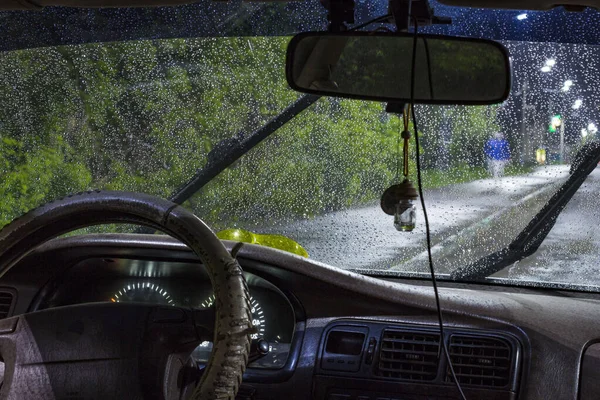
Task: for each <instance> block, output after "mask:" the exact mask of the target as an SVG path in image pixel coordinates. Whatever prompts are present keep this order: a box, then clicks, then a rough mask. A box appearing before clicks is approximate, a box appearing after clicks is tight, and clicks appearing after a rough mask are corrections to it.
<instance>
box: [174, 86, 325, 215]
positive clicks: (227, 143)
mask: <svg viewBox="0 0 600 400" xmlns="http://www.w3.org/2000/svg"><path fill="white" fill-rule="evenodd" d="M320 97H321V96H317V95H312V94H307V95H304V96H302V97H300V98H299V99H298V100H296V101H295V102H294V103H292V104H291V105H289V106H288V107H287V108H286V109H285V110H283V111H282V112H281V113H280V114H279V115H277V116H276V117H275V118H273V119H272V120H270V121H269V122H267V124H266V125H264V126H263V127H262V128H260V129H258V130H256V131H254V132H253V133H251V134H250V135H247V136H246V135H244V132H240V133H238V134H237V135H235V136H233V137H231V138H228V139H225V140H223V141H221V142H219V143H218V144H217V145H216V146H215V147H214V148H213V149H212V150H211V151H210V152H209V153H208V161H207V162H206V165H205V166H204V168H202V169H200V170H199V171H198V172H196V173H195V174H194V176H193V177H192V178H191V179H190V180H189V181H188V182H187V183H185V184H184V185H183V186H182V187H180V188H179V189H177V190H176V191H175V192H174V193H173V194H172V195H171V197H170V198H169V200H171V201H172V202H174V203H177V204H182V203H183V202H184V201H186V200H187V199H189V198H190V197H192V196H193V195H194V193H196V192H197V191H198V190H200V189H202V187H204V185H206V184H207V183H208V182H210V181H211V180H212V179H213V178H214V177H215V176H217V175H219V174H220V173H221V172H223V171H224V170H225V169H226V168H227V167H229V166H230V165H231V164H233V163H234V162H236V161H237V160H238V159H240V158H241V157H242V156H243V155H244V154H246V153H247V152H249V151H250V150H252V149H253V148H254V147H255V146H256V145H258V144H259V143H260V142H262V141H263V140H265V139H266V138H267V137H269V136H270V135H271V134H272V133H273V132H275V131H276V130H277V129H279V128H281V127H282V126H283V125H284V124H285V123H286V122H288V121H289V120H291V119H292V118H294V117H295V116H296V115H298V114H300V113H301V112H302V111H304V110H305V109H306V108H308V107H309V106H310V105H312V104H313V103H314V102H316V101H317V100H318V99H319V98H320Z"/></svg>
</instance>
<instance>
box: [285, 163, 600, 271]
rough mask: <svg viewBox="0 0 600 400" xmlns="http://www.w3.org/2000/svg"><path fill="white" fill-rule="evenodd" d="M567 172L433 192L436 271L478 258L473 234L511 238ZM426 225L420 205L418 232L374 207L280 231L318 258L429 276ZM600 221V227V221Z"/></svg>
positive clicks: (544, 171) (553, 170) (541, 171)
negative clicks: (398, 226)
mask: <svg viewBox="0 0 600 400" xmlns="http://www.w3.org/2000/svg"><path fill="white" fill-rule="evenodd" d="M567 174H568V167H567V166H548V167H541V168H538V169H536V170H535V171H534V172H533V173H530V174H527V175H522V176H514V177H505V178H501V179H491V178H490V179H482V180H477V181H473V182H470V183H466V184H457V185H452V186H448V187H445V188H439V189H432V190H428V191H426V192H425V196H424V197H425V201H426V205H427V210H428V214H429V220H430V223H431V231H432V239H433V240H432V241H433V245H434V254H435V257H436V264H437V265H436V268H438V269H439V270H440V272H445V271H447V270H450V269H453V268H454V267H455V266H456V265H457V263H458V262H467V261H468V259H471V258H477V254H476V253H477V252H476V251H475V252H474V251H473V250H471V251H469V248H471V249H473V248H474V247H477V246H480V245H481V243H480V242H478V241H476V240H475V241H473V240H470V239H469V237H472V236H473V235H475V237H484V236H486V235H487V236H488V242H490V241H491V244H489V243H488V247H490V246H491V247H493V246H498V245H501V244H502V243H501V242H502V241H509V240H510V239H512V237H514V236H513V234H516V233H518V231H519V230H520V229H522V228H520V226H521V225H523V224H526V223H527V222H528V221H529V219H527V218H530V217H532V216H533V215H534V214H535V212H537V210H538V209H539V207H541V205H542V204H543V202H544V201H545V200H546V199H547V198H548V197H550V196H551V194H552V193H553V189H555V188H556V187H557V185H558V183H559V182H562V181H563V180H564V178H565V177H566V176H567ZM515 204H516V206H515ZM511 208H512V209H513V210H515V209H516V210H518V211H519V215H514V214H511V213H509V212H508V211H509V210H510V209H511ZM423 221H424V219H423V215H422V211H421V207H420V205H419V207H418V223H417V228H416V229H415V230H414V231H413V232H411V233H401V232H398V231H396V229H395V228H394V226H393V218H392V217H391V216H388V215H386V214H384V213H383V212H382V211H381V209H380V208H379V205H378V204H374V205H371V206H366V207H362V208H356V209H352V210H346V211H340V212H335V213H331V214H328V215H325V216H321V217H318V218H315V219H311V220H306V221H299V222H295V223H293V224H290V225H287V226H283V227H277V228H276V230H277V231H278V233H281V234H283V235H287V236H289V237H291V238H293V239H295V240H296V241H298V242H299V243H300V244H301V245H303V246H304V247H305V248H306V249H307V251H308V253H309V255H310V257H311V258H313V259H315V260H318V261H323V262H325V263H328V264H331V265H334V266H338V267H341V268H349V269H359V270H360V269H370V270H373V269H375V270H390V269H393V270H401V271H426V268H427V266H426V263H425V261H426V258H424V255H425V250H426V248H425V227H424V222H423ZM490 221H504V222H503V223H504V225H506V228H505V229H497V227H496V228H493V229H494V232H495V233H490V232H489V229H491V228H490V226H493V223H491V222H490ZM597 221H598V225H600V219H598V220H597ZM481 229H483V230H481ZM486 229H487V230H488V233H487V234H486V233H485V232H486ZM482 232H483V233H482ZM482 235H483V236H482ZM457 244H458V245H457ZM457 246H458V247H457ZM480 247H481V246H480ZM488 250H489V249H488V248H484V251H488ZM444 253H447V254H450V253H451V254H452V257H450V258H448V257H446V260H445V259H444ZM457 254H463V255H464V257H463V258H464V259H463V258H461V259H457V257H456V255H457ZM461 257H462V256H461ZM444 260H445V261H444Z"/></svg>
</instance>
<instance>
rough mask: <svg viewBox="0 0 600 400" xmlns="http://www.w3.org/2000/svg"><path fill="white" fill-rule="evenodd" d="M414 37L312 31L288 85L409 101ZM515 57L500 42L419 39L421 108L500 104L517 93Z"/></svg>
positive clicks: (298, 45)
mask: <svg viewBox="0 0 600 400" xmlns="http://www.w3.org/2000/svg"><path fill="white" fill-rule="evenodd" d="M413 45H414V35H412V34H407V33H401V34H398V33H394V34H390V33H378V32H351V33H344V32H342V33H327V32H308V33H301V34H299V35H297V36H295V37H294V38H293V39H292V41H291V42H290V44H289V46H288V51H287V60H286V76H287V81H288V83H289V85H290V86H291V87H292V89H295V90H297V91H300V92H304V93H312V94H319V95H324V96H335V97H346V98H352V99H363V100H376V101H387V102H402V103H408V102H410V99H411V71H412V54H413ZM510 84H511V81H510V64H509V59H508V52H507V50H506V49H505V48H504V46H502V45H501V44H500V43H497V42H494V41H491V40H483V39H471V38H458V37H452V36H438V35H419V36H418V39H417V49H416V59H415V99H414V100H415V103H423V104H472V105H477V104H482V105H483V104H494V103H499V102H502V101H504V100H506V98H507V97H508V94H509V91H510Z"/></svg>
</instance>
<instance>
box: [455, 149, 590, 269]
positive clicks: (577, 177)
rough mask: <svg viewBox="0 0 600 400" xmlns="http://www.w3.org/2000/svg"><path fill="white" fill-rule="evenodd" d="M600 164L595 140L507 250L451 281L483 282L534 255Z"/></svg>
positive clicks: (481, 261) (494, 254)
mask: <svg viewBox="0 0 600 400" xmlns="http://www.w3.org/2000/svg"><path fill="white" fill-rule="evenodd" d="M599 162H600V142H596V141H594V142H591V143H588V144H586V145H585V146H583V147H582V148H581V150H579V152H578V153H577V155H576V156H575V159H574V161H573V164H572V167H571V175H570V176H569V178H568V179H567V181H566V182H565V183H564V184H563V185H562V186H561V187H560V188H559V189H558V190H557V191H556V193H555V194H554V195H553V196H552V197H551V198H550V200H548V202H547V203H546V204H545V205H544V207H542V209H541V210H540V211H539V212H538V213H537V214H536V215H535V217H533V219H532V220H531V221H530V222H529V224H527V226H526V227H525V229H523V231H522V232H521V233H519V234H518V235H517V237H516V238H515V239H514V240H513V241H512V242H511V243H510V244H509V245H508V246H507V247H505V248H503V249H502V250H500V251H497V252H495V253H492V254H490V255H488V256H485V257H483V258H481V259H479V260H477V261H475V262H474V263H471V264H469V265H467V266H465V267H461V268H458V269H456V270H454V271H453V272H452V273H451V274H450V278H451V279H453V280H460V281H463V280H468V281H475V280H483V279H485V278H486V277H488V276H490V275H492V274H495V273H496V272H498V271H501V270H502V269H504V268H506V267H508V266H510V265H512V264H514V263H515V262H517V261H520V260H522V259H524V258H525V257H528V256H530V255H532V254H533V253H535V252H536V251H537V249H538V248H539V247H540V245H541V244H542V242H543V241H544V239H545V238H546V236H547V235H548V233H550V231H551V230H552V227H553V226H554V224H555V222H556V220H557V219H558V216H559V215H560V213H561V212H562V211H563V210H564V208H565V207H566V205H567V204H568V203H569V201H570V200H571V198H572V197H573V195H574V194H575V193H576V192H577V190H579V188H580V187H581V185H582V184H583V182H584V181H585V180H586V178H587V177H588V175H589V174H590V173H592V171H593V170H594V168H596V167H597V166H598V163H599Z"/></svg>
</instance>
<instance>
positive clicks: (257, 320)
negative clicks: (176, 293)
mask: <svg viewBox="0 0 600 400" xmlns="http://www.w3.org/2000/svg"><path fill="white" fill-rule="evenodd" d="M213 304H215V295H214V294H213V295H211V296H209V297H208V298H207V299H206V300H204V301H203V302H202V303H200V305H201V306H202V307H204V308H208V307H212V305H213ZM250 307H251V310H250V311H251V312H252V325H254V327H255V328H256V329H257V330H258V332H257V333H254V334H252V335H251V336H250V338H252V339H258V338H262V337H264V336H265V321H266V319H265V314H264V312H263V309H262V307H261V306H260V304H259V303H258V301H256V300H255V299H254V298H253V297H252V296H250Z"/></svg>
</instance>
